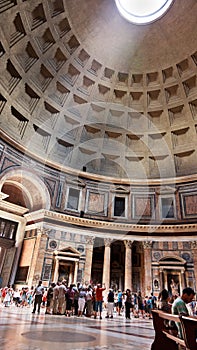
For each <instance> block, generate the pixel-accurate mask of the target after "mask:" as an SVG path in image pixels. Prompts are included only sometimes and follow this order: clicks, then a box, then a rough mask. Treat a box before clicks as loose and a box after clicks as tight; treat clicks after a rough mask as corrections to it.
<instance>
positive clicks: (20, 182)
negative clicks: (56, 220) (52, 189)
mask: <svg viewBox="0 0 197 350" xmlns="http://www.w3.org/2000/svg"><path fill="white" fill-rule="evenodd" d="M0 190H1V191H2V192H3V193H6V194H8V196H9V197H8V198H7V199H6V200H7V201H10V202H12V203H14V204H18V205H21V206H25V207H27V208H28V209H29V211H30V212H32V211H36V210H39V209H47V210H49V209H50V206H51V198H50V194H49V191H48V189H47V187H46V185H45V184H44V182H43V181H42V179H40V177H39V176H38V175H36V174H35V173H33V172H31V171H29V170H27V169H22V168H20V169H18V168H15V169H12V170H10V171H8V172H6V173H5V174H4V175H3V176H2V177H1V179H0ZM17 200H18V202H17Z"/></svg>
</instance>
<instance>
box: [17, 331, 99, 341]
mask: <svg viewBox="0 0 197 350" xmlns="http://www.w3.org/2000/svg"><path fill="white" fill-rule="evenodd" d="M21 335H22V336H24V337H26V338H28V339H33V340H38V341H45V342H57V341H58V342H61V343H64V342H67V343H85V342H91V341H95V340H96V338H95V337H93V336H91V335H88V334H83V333H75V332H74V333H72V332H69V331H66V330H65V331H52V332H51V331H42V332H39V331H36V332H25V333H21Z"/></svg>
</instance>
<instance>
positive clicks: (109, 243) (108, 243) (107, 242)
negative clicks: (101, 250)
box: [104, 238, 113, 247]
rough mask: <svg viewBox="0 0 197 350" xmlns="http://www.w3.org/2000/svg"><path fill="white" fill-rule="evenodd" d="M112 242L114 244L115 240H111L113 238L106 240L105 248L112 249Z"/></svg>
mask: <svg viewBox="0 0 197 350" xmlns="http://www.w3.org/2000/svg"><path fill="white" fill-rule="evenodd" d="M112 242H113V239H111V238H104V244H105V247H110V246H111V244H112Z"/></svg>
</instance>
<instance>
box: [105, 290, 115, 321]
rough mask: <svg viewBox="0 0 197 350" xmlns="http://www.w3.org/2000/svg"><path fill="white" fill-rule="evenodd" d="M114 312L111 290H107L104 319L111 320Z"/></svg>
mask: <svg viewBox="0 0 197 350" xmlns="http://www.w3.org/2000/svg"><path fill="white" fill-rule="evenodd" d="M113 311H114V292H113V289H111V288H110V289H109V293H108V295H107V316H106V318H109V317H110V318H113Z"/></svg>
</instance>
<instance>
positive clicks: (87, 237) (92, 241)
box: [85, 236, 95, 245]
mask: <svg viewBox="0 0 197 350" xmlns="http://www.w3.org/2000/svg"><path fill="white" fill-rule="evenodd" d="M85 240H86V243H87V244H91V245H93V244H94V241H95V237H94V236H85Z"/></svg>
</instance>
